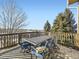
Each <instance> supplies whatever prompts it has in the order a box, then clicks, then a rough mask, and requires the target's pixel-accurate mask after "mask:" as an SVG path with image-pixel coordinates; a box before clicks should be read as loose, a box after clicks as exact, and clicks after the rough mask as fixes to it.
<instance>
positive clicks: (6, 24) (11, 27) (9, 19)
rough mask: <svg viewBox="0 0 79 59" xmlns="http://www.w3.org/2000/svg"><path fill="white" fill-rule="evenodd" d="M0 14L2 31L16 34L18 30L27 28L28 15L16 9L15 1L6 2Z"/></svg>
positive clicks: (6, 0) (7, 0) (8, 0)
mask: <svg viewBox="0 0 79 59" xmlns="http://www.w3.org/2000/svg"><path fill="white" fill-rule="evenodd" d="M4 2H5V3H4V5H3V7H2V12H1V14H0V25H1V27H0V28H1V29H4V30H5V33H14V32H17V30H18V29H20V28H22V27H23V26H25V25H26V24H25V21H26V18H27V17H26V15H25V13H24V12H23V11H22V10H20V9H18V8H17V7H16V4H15V1H14V0H5V1H4Z"/></svg>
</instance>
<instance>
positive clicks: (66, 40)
mask: <svg viewBox="0 0 79 59" xmlns="http://www.w3.org/2000/svg"><path fill="white" fill-rule="evenodd" d="M51 35H52V37H55V39H56V40H57V42H58V43H59V44H62V45H66V46H71V47H74V46H76V47H78V48H79V34H77V33H52V34H51Z"/></svg>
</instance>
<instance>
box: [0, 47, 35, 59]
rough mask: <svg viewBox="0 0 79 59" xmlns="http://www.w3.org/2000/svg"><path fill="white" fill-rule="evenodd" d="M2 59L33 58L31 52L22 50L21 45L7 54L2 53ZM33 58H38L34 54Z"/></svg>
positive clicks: (0, 57) (0, 58)
mask: <svg viewBox="0 0 79 59" xmlns="http://www.w3.org/2000/svg"><path fill="white" fill-rule="evenodd" d="M0 59H31V54H30V53H23V52H21V49H20V47H19V48H17V49H14V50H12V51H9V52H7V53H5V54H2V55H1V56H0ZM32 59H36V56H34V55H32Z"/></svg>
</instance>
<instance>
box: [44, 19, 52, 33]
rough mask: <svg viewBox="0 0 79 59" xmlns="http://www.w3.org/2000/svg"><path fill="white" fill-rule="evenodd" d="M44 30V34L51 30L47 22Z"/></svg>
mask: <svg viewBox="0 0 79 59" xmlns="http://www.w3.org/2000/svg"><path fill="white" fill-rule="evenodd" d="M44 30H45V32H50V30H51V25H50V23H49V22H48V20H47V21H46V23H45V25H44Z"/></svg>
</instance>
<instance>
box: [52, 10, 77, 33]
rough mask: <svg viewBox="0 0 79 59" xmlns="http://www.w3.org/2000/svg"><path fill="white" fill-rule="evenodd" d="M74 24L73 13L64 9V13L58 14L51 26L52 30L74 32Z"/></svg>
mask: <svg viewBox="0 0 79 59" xmlns="http://www.w3.org/2000/svg"><path fill="white" fill-rule="evenodd" d="M75 29H76V24H75V20H74V16H73V13H72V12H71V11H70V10H69V9H65V11H64V13H60V14H58V16H57V17H56V19H55V21H54V24H53V26H52V31H53V32H74V31H75Z"/></svg>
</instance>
